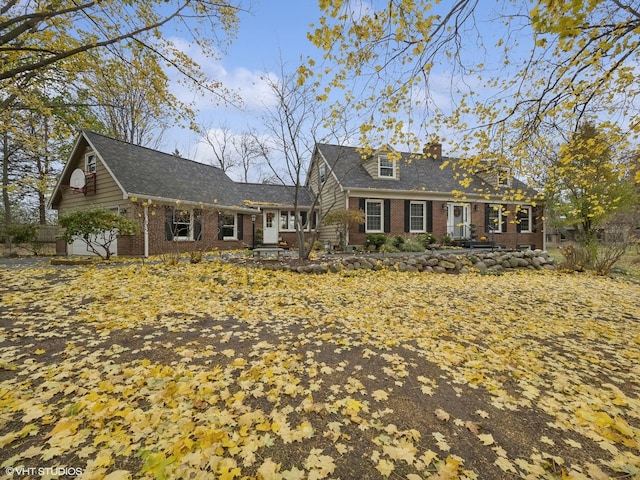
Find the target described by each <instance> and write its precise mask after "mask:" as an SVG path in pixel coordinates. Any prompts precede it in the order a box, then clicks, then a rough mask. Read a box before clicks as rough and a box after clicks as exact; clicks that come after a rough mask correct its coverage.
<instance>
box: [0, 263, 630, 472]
mask: <svg viewBox="0 0 640 480" xmlns="http://www.w3.org/2000/svg"><path fill="white" fill-rule="evenodd" d="M452 277H457V278H452ZM0 280H1V283H0V295H1V296H2V297H1V298H2V303H1V304H0V351H1V352H2V353H1V354H0V465H1V466H2V470H0V474H3V473H4V474H5V476H6V477H7V478H40V475H37V474H33V475H32V474H29V475H19V472H18V471H17V470H15V469H16V468H22V467H24V468H38V467H55V466H58V467H74V468H81V469H82V472H83V475H82V478H105V476H106V475H109V474H111V475H112V477H110V478H132V477H134V478H139V477H145V478H238V479H240V478H264V479H267V478H274V479H275V478H282V479H288V478H334V479H338V478H339V479H355V478H358V479H374V478H398V479H400V478H403V479H405V478H406V479H409V480H416V479H420V478H435V479H437V478H440V479H444V478H480V479H503V478H504V479H508V478H575V479H578V478H596V479H597V478H640V477H638V475H640V457H639V456H638V445H639V443H638V442H639V441H640V402H639V397H640V395H639V394H640V370H639V369H638V368H639V367H638V365H639V362H640V325H639V324H640V316H639V315H638V312H640V303H639V302H640V300H639V299H640V291H639V290H638V288H639V287H638V286H637V285H633V284H627V283H620V282H618V283H616V282H617V281H615V280H607V279H596V280H592V279H587V278H585V277H576V276H562V275H551V276H544V275H538V276H533V275H531V276H529V277H527V276H525V275H516V274H514V275H512V276H509V275H505V276H503V277H500V278H480V277H478V276H471V275H470V276H467V277H465V276H448V275H445V276H442V278H438V276H436V275H431V276H425V275H423V276H422V277H420V276H418V275H410V274H401V273H399V272H387V273H380V272H366V273H358V274H353V275H351V276H348V275H347V276H338V275H335V276H333V275H325V276H322V277H316V276H300V275H293V274H288V273H286V272H265V271H261V270H259V269H252V268H249V269H248V268H246V267H242V266H238V265H221V264H219V263H215V262H204V263H203V264H198V265H189V264H186V265H181V266H178V267H173V268H168V267H166V266H163V265H147V266H144V267H143V266H140V265H136V264H134V265H125V264H121V265H111V266H103V265H97V266H96V265H90V266H75V267H53V266H50V265H48V264H47V262H46V261H43V260H40V259H31V260H30V261H23V262H22V263H20V261H19V259H18V260H14V261H13V262H11V261H9V260H3V261H2V262H0ZM300 282H302V283H300ZM483 282H485V283H483ZM486 282H491V285H490V286H489V287H488V286H487V284H486ZM545 285H546V287H545ZM589 285H591V287H589ZM587 287H589V288H591V290H586V288H587ZM545 288H546V290H545ZM583 288H584V289H585V290H583ZM592 288H596V290H597V292H598V293H597V294H594V293H593V292H594V290H593V289H592ZM525 289H528V291H529V292H530V293H531V295H532V297H531V298H527V297H525V296H523V295H521V296H520V297H518V295H519V293H518V292H522V291H524V290H525ZM586 291H591V292H592V296H591V298H589V299H583V300H584V301H583V302H578V303H576V304H574V303H571V301H570V299H571V298H572V297H573V298H574V299H575V297H576V296H581V295H585V292H586ZM545 295H546V297H545ZM478 296H484V297H485V298H490V299H491V300H492V301H494V302H495V305H493V306H492V307H491V308H489V309H485V308H484V307H482V306H479V304H478V303H474V301H476V302H477V299H478ZM598 296H600V302H601V303H598V299H597V298H596V297H598ZM501 297H505V298H506V299H507V300H504V298H503V299H501ZM516 298H517V299H518V301H517V302H515V301H514V300H515V299H516ZM474 299H475V300H474ZM509 299H510V300H509ZM503 300H504V302H505V303H501V302H503ZM614 301H617V302H618V304H616V305H615V306H614V305H613V304H612V303H613V302H614ZM602 302H605V303H606V302H612V303H611V304H605V303H602ZM534 306H535V307H537V308H538V310H539V311H538V312H537V313H535V314H534V313H532V308H533V307H534ZM496 309H497V310H496ZM467 310H469V311H467ZM500 311H502V314H501V315H497V316H496V315H493V316H491V314H490V312H494V313H495V312H500ZM525 312H530V313H531V314H530V318H529V319H527V320H526V321H525V319H524V318H523V314H524V313H525ZM634 312H635V313H634ZM558 317H561V318H558ZM480 318H483V319H484V321H483V322H478V319H480ZM498 318H499V320H497V319H498ZM594 333H596V335H594ZM20 471H23V470H20ZM16 472H18V473H16ZM63 476H64V475H63ZM73 476H75V475H68V476H67V477H73ZM54 478H55V476H54Z"/></svg>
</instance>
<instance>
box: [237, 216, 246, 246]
mask: <svg viewBox="0 0 640 480" xmlns="http://www.w3.org/2000/svg"><path fill="white" fill-rule="evenodd" d="M243 233H244V215H243V214H241V213H239V214H238V231H237V232H236V234H237V235H238V240H242V235H243Z"/></svg>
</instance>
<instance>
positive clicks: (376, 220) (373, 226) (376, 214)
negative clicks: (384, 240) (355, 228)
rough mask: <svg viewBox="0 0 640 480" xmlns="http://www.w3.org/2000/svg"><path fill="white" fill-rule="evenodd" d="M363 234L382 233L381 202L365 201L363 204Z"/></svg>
mask: <svg viewBox="0 0 640 480" xmlns="http://www.w3.org/2000/svg"><path fill="white" fill-rule="evenodd" d="M364 206H365V217H366V218H365V220H366V223H365V232H367V233H378V232H382V225H383V219H382V211H383V210H382V200H367V201H366V202H365V205H364Z"/></svg>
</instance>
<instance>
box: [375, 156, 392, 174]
mask: <svg viewBox="0 0 640 480" xmlns="http://www.w3.org/2000/svg"><path fill="white" fill-rule="evenodd" d="M378 177H380V178H396V162H395V160H389V159H388V158H386V157H378Z"/></svg>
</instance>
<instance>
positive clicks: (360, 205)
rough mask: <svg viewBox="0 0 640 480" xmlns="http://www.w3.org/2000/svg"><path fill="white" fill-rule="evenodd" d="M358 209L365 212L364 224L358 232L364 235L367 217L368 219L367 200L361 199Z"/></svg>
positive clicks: (359, 226) (359, 227)
mask: <svg viewBox="0 0 640 480" xmlns="http://www.w3.org/2000/svg"><path fill="white" fill-rule="evenodd" d="M358 208H360V210H362V211H363V212H365V217H364V223H361V224H360V225H358V232H360V233H364V231H365V230H364V229H365V225H366V223H367V217H366V213H367V209H366V204H365V199H364V198H360V199H359V200H358Z"/></svg>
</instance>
